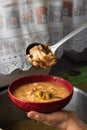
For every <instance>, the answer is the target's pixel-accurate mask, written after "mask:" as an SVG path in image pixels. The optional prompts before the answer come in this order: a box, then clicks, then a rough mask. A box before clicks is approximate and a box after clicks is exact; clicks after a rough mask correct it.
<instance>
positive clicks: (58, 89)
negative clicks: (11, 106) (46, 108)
mask: <svg viewBox="0 0 87 130" xmlns="http://www.w3.org/2000/svg"><path fill="white" fill-rule="evenodd" d="M13 95H14V96H15V97H17V98H19V99H21V100H24V101H36V102H37V101H38V102H40V101H43V102H44V101H45V102H46V101H54V100H61V99H63V98H65V97H67V96H68V95H69V91H68V89H67V88H65V87H64V86H62V85H60V84H59V85H58V84H56V83H51V82H34V83H28V84H25V85H22V86H19V87H18V88H17V89H15V91H14V93H13Z"/></svg>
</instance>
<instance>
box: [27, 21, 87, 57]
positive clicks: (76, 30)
mask: <svg viewBox="0 0 87 130" xmlns="http://www.w3.org/2000/svg"><path fill="white" fill-rule="evenodd" d="M85 28H87V21H86V22H83V23H81V24H80V25H79V26H78V27H77V28H76V29H74V30H73V31H72V32H71V33H69V34H68V35H66V36H65V37H64V38H63V39H62V40H60V41H58V42H57V43H56V44H54V45H52V46H48V47H49V48H50V50H51V52H52V53H53V54H55V52H56V50H57V49H58V47H60V46H61V45H62V44H63V43H65V42H66V41H67V40H69V39H70V38H72V37H73V36H74V35H76V34H77V33H79V32H81V31H82V30H84V29H85ZM36 45H42V46H43V47H44V46H45V45H44V44H42V43H32V44H30V45H29V46H28V47H27V49H26V55H29V50H30V49H31V48H32V47H34V46H36Z"/></svg>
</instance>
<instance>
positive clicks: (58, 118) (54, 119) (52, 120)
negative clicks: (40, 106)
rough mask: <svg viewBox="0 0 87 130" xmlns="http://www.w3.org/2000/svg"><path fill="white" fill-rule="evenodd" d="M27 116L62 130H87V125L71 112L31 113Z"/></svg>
mask: <svg viewBox="0 0 87 130" xmlns="http://www.w3.org/2000/svg"><path fill="white" fill-rule="evenodd" d="M27 116H28V117H29V118H31V119H35V120H38V121H41V122H43V123H45V124H47V125H49V126H53V127H56V128H58V129H60V130H87V125H86V124H85V123H84V122H82V121H81V120H80V119H79V118H78V116H77V114H76V113H75V112H71V111H64V110H62V111H58V112H54V113H50V114H44V113H39V112H35V111H31V112H29V113H27Z"/></svg>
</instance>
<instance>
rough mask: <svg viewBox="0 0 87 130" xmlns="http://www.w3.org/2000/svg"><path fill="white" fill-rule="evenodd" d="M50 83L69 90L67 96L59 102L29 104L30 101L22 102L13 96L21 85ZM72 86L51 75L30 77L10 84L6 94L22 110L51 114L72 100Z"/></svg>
mask: <svg viewBox="0 0 87 130" xmlns="http://www.w3.org/2000/svg"><path fill="white" fill-rule="evenodd" d="M43 81H44V82H52V83H56V84H62V85H63V86H64V87H66V88H67V89H68V90H69V95H68V96H67V97H66V98H64V99H61V100H58V101H57V100H56V101H52V102H30V101H23V100H20V99H18V98H16V97H15V96H14V95H13V92H14V90H15V89H16V88H17V87H18V86H20V85H23V84H26V83H32V82H43ZM73 90H74V89H73V85H72V84H71V83H70V82H69V81H67V80H65V79H63V78H60V77H56V76H51V75H30V76H26V77H22V78H19V79H17V80H15V81H14V82H13V83H11V84H10V85H9V87H8V94H9V97H10V98H11V100H12V101H13V103H14V104H15V105H16V106H18V107H19V108H21V109H22V110H24V111H26V112H29V111H38V112H42V113H51V112H56V111H58V110H60V109H62V108H64V107H65V106H66V105H67V104H68V103H69V101H70V100H71V98H72V95H73Z"/></svg>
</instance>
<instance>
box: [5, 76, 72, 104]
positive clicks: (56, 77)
mask: <svg viewBox="0 0 87 130" xmlns="http://www.w3.org/2000/svg"><path fill="white" fill-rule="evenodd" d="M37 76H39V77H45V78H46V77H49V78H52V79H53V78H54V79H59V80H61V81H64V82H66V83H68V84H69V87H70V90H71V91H69V95H68V96H66V97H65V98H63V99H61V100H54V101H46V102H45V101H25V100H21V99H19V98H17V97H15V96H14V95H13V93H12V92H11V87H12V85H13V84H14V83H16V82H18V81H19V80H24V79H26V78H29V77H37ZM50 81H51V80H50ZM37 82H38V81H37ZM40 82H42V81H40ZM46 82H49V81H46ZM32 83H33V82H32ZM25 84H26V83H25ZM65 88H67V87H65ZM73 92H74V86H73V85H72V83H71V82H69V81H68V80H66V79H64V78H62V77H58V76H54V75H48V74H47V75H46V74H44V75H43V74H35V75H34V74H33V75H28V76H23V77H20V78H17V79H16V80H14V81H13V82H12V83H11V84H9V86H8V94H9V95H10V96H11V97H12V98H14V99H15V100H17V101H20V102H22V103H29V104H32V103H33V104H44V103H45V104H46V103H47V104H51V103H56V102H61V101H64V100H66V99H67V98H69V97H72V95H73Z"/></svg>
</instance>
